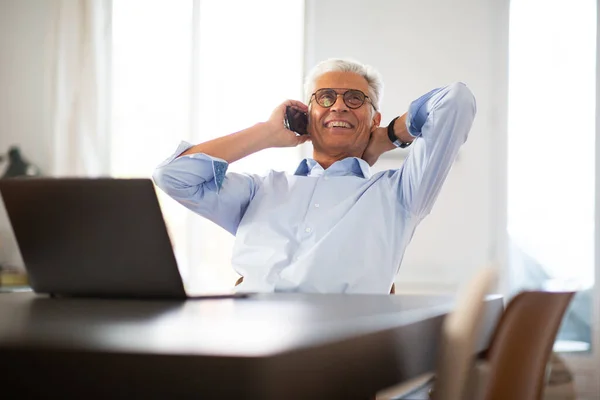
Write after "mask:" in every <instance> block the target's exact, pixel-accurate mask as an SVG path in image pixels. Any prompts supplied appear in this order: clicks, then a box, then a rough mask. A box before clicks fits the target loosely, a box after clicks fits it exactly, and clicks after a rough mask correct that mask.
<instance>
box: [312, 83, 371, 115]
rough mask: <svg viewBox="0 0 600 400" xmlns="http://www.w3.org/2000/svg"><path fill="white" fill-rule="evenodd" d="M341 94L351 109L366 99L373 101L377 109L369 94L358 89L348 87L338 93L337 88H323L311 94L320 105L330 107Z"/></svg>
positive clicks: (359, 105) (358, 106) (360, 104)
mask: <svg viewBox="0 0 600 400" xmlns="http://www.w3.org/2000/svg"><path fill="white" fill-rule="evenodd" d="M338 90H345V89H338ZM340 95H341V96H342V99H344V104H346V106H347V107H348V108H350V109H353V110H355V109H357V108H360V107H361V106H362V105H363V104H365V101H367V100H369V103H371V105H372V106H373V108H374V109H375V111H377V108H376V107H375V105H374V104H373V102H372V101H371V99H370V98H369V96H367V95H366V94H364V93H363V92H361V91H360V90H358V89H348V90H346V91H345V92H343V93H338V92H337V91H336V89H332V88H322V89H319V90H317V91H316V92H314V93H313V94H312V96H310V99H311V100H312V98H313V97H314V98H315V100H316V101H317V104H318V105H320V106H321V107H324V108H330V107H332V106H333V105H334V104H335V102H336V101H337V98H338V96H340Z"/></svg>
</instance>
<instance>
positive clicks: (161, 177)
mask: <svg viewBox="0 0 600 400" xmlns="http://www.w3.org/2000/svg"><path fill="white" fill-rule="evenodd" d="M152 180H153V181H154V184H155V185H156V186H158V187H159V188H160V189H161V190H162V191H163V192H165V193H166V194H168V195H169V196H171V197H173V196H176V195H177V194H179V193H180V192H181V190H182V189H183V187H182V185H181V183H180V182H178V180H177V179H175V177H174V176H173V175H172V174H170V173H169V171H168V168H165V167H158V168H156V169H155V170H154V173H153V174H152Z"/></svg>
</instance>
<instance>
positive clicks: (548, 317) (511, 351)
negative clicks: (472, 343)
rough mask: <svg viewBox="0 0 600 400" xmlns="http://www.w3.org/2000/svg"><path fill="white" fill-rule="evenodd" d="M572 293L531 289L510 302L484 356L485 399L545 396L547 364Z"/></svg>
mask: <svg viewBox="0 0 600 400" xmlns="http://www.w3.org/2000/svg"><path fill="white" fill-rule="evenodd" d="M573 294H574V292H537V291H528V292H521V293H519V294H518V295H516V296H515V297H514V298H513V299H512V300H511V301H510V302H509V304H508V306H507V308H506V310H505V312H504V313H503V314H502V317H501V318H500V321H499V322H498V325H497V327H496V330H495V332H494V335H493V337H492V340H491V343H490V346H489V348H488V351H487V353H486V356H485V359H486V362H487V364H488V367H487V368H488V373H487V375H488V376H487V378H486V380H487V382H486V384H485V385H484V391H483V392H484V396H483V397H482V399H485V400H505V399H511V400H538V399H542V395H543V388H544V377H545V374H546V365H547V363H548V360H549V358H550V354H551V353H552V347H553V345H554V340H555V338H556V334H557V332H558V328H559V327H560V324H561V321H562V318H563V316H564V313H565V311H566V309H567V306H568V305H569V303H570V302H571V299H572V298H573Z"/></svg>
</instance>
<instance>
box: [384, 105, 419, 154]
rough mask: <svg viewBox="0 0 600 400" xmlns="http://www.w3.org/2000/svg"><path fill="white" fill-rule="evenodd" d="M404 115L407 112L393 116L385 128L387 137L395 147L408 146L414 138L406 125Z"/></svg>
mask: <svg viewBox="0 0 600 400" xmlns="http://www.w3.org/2000/svg"><path fill="white" fill-rule="evenodd" d="M406 116H407V114H406V113H404V114H403V115H401V116H399V117H396V118H394V119H393V120H392V121H391V122H390V125H388V128H387V132H388V137H389V139H390V141H391V142H392V143H393V144H394V145H395V146H396V147H403V148H404V147H408V146H409V145H410V144H411V143H412V141H413V140H414V139H415V138H414V136H412V135H411V134H410V133H409V132H408V129H407V127H406Z"/></svg>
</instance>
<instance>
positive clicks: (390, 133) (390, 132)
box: [387, 117, 412, 149]
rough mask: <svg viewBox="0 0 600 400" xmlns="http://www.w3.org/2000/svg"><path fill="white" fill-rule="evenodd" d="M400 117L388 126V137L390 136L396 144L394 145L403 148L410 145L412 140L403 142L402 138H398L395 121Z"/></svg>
mask: <svg viewBox="0 0 600 400" xmlns="http://www.w3.org/2000/svg"><path fill="white" fill-rule="evenodd" d="M398 118H400V117H396V118H394V119H393V120H392V121H391V122H390V124H389V125H388V128H387V131H388V137H389V138H390V141H391V142H392V143H393V144H394V146H396V147H400V148H401V149H403V148H405V147H408V146H410V144H411V143H412V142H402V141H401V140H400V139H398V137H397V136H396V134H395V133H394V122H396V120H397V119H398Z"/></svg>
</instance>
